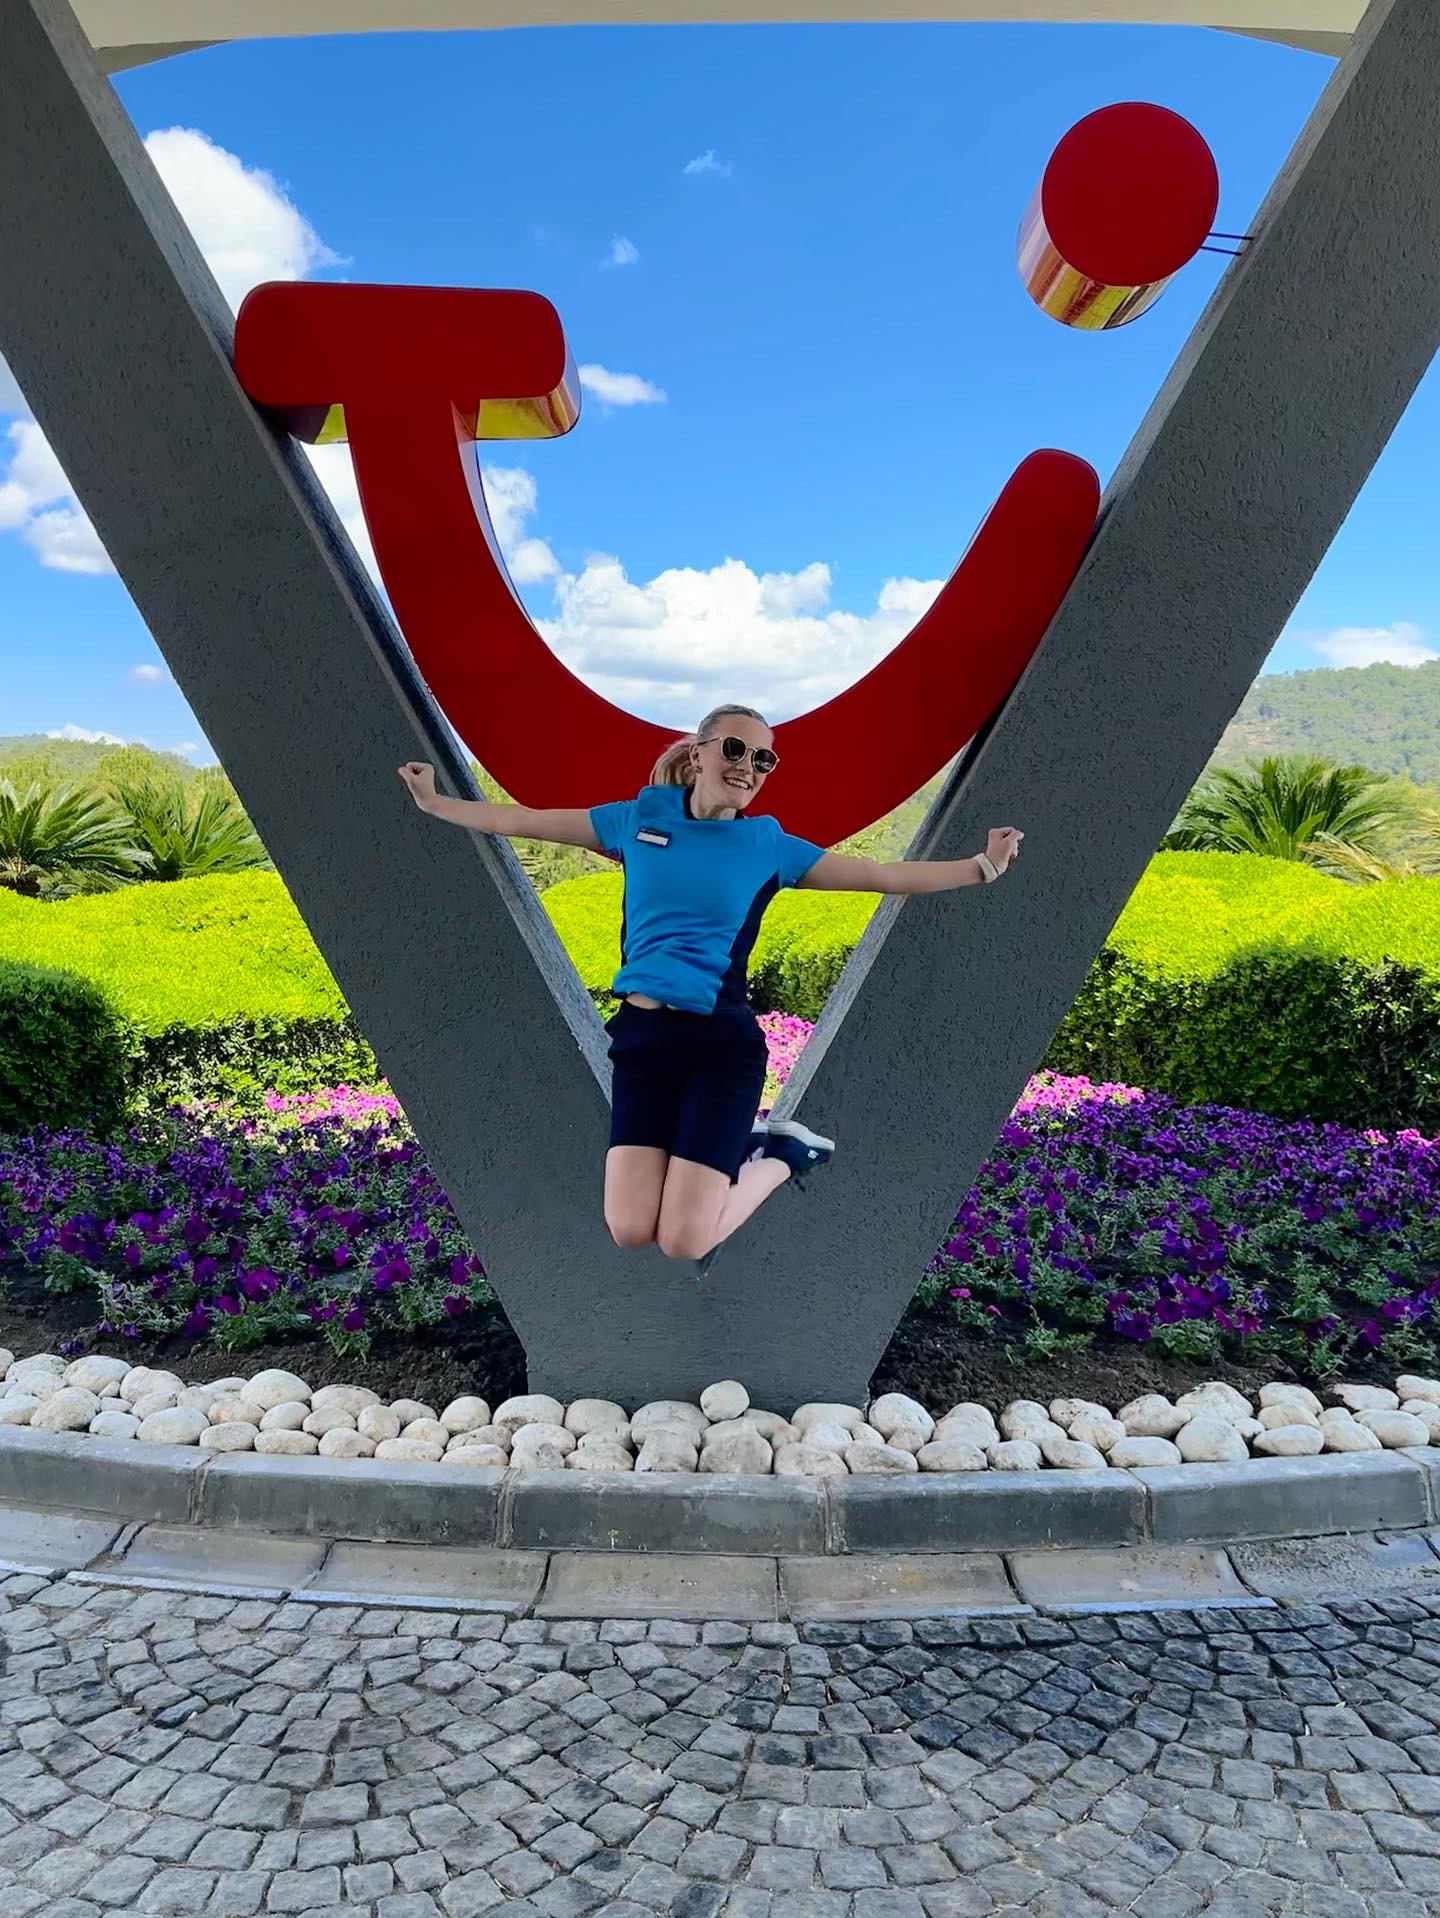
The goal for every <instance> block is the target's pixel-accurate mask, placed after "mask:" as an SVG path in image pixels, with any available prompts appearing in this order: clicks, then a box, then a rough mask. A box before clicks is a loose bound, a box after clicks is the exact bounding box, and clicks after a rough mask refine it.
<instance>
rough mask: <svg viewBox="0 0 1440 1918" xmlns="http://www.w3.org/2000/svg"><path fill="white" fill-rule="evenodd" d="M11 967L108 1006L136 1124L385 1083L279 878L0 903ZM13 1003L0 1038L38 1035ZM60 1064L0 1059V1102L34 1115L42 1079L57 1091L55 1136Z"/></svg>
mask: <svg viewBox="0 0 1440 1918" xmlns="http://www.w3.org/2000/svg"><path fill="white" fill-rule="evenodd" d="M0 954H3V955H4V957H5V958H6V959H7V960H9V961H10V962H11V963H12V966H15V967H17V969H28V970H33V969H34V968H35V967H37V966H41V967H44V968H45V969H46V970H47V971H48V972H49V973H50V974H51V975H52V976H54V975H56V974H60V975H64V976H68V978H69V979H70V981H71V983H72V986H73V987H74V988H75V989H76V990H80V989H81V988H83V990H84V991H85V992H86V993H88V994H90V995H91V997H92V999H93V1000H94V1001H95V1002H96V1003H103V1005H104V1006H105V1007H106V1009H107V1012H106V1016H107V1018H108V1020H109V1021H110V1024H111V1026H112V1028H113V1030H114V1031H115V1032H116V1033H119V1034H121V1035H123V1044H122V1043H120V1042H118V1041H117V1044H120V1051H121V1054H122V1055H123V1061H124V1067H123V1079H124V1088H123V1104H124V1107H125V1109H126V1110H127V1111H130V1112H136V1111H142V1110H145V1109H147V1108H151V1107H155V1106H161V1105H165V1104H168V1103H169V1102H170V1101H171V1100H173V1099H182V1098H198V1097H206V1098H233V1099H235V1100H236V1101H237V1102H238V1103H240V1104H253V1103H255V1102H256V1101H257V1100H258V1098H259V1095H260V1093H261V1092H262V1091H263V1090H264V1089H265V1088H266V1087H271V1086H273V1087H274V1088H275V1089H276V1090H278V1091H281V1092H298V1091H301V1090H304V1089H305V1088H306V1087H308V1086H313V1085H317V1084H330V1085H333V1084H337V1083H345V1082H347V1081H361V1082H363V1081H365V1080H368V1079H374V1078H376V1077H378V1068H377V1067H376V1064H375V1057H374V1054H373V1053H372V1052H371V1050H370V1047H369V1046H368V1045H367V1044H366V1042H365V1039H364V1037H363V1035H362V1034H361V1033H360V1032H359V1030H358V1028H357V1027H356V1024H355V1021H354V1018H353V1017H352V1015H351V1013H350V1009H349V1007H348V1006H347V1005H346V1003H345V1000H344V997H343V996H342V994H341V992H340V989H339V987H338V986H337V985H336V983H335V981H334V979H333V978H332V977H331V974H330V970H329V968H328V967H327V966H326V964H325V961H324V960H323V959H322V958H321V956H320V953H319V950H318V949H317V947H316V945H315V942H314V940H313V939H312V938H311V937H310V934H309V932H308V931H307V930H306V927H305V923H304V921H303V920H302V919H301V917H300V915H299V913H298V912H297V911H296V909H295V906H294V904H293V903H292V901H291V899H290V897H289V895H288V894H287V893H286V891H285V888H284V886H283V885H282V884H281V882H280V879H279V877H278V875H276V874H275V873H270V872H256V873H236V874H227V875H223V876H217V877H215V878H211V879H188V880H177V881H176V882H175V883H174V884H171V885H164V886H135V887H128V888H125V889H124V890H121V891H118V892H113V893H98V894H92V895H87V896H82V897H77V898H73V899H66V900H61V901H54V902H48V903H47V902H41V901H36V900H30V899H22V898H20V897H19V896H18V895H17V894H15V893H12V892H8V891H4V890H0ZM11 992H12V989H11V988H10V987H9V986H8V985H7V983H6V981H5V979H4V978H3V977H0V1026H6V1027H8V1026H9V1025H11V1024H16V1023H17V1022H19V1021H21V1020H22V1019H23V1020H24V1021H25V1023H26V1029H27V1030H34V1027H35V1018H34V1015H33V1014H25V1013H23V1012H22V1011H20V1010H17V1009H16V1008H14V1007H12V1006H10V1004H9V1000H10V998H11ZM63 1050H64V1048H63V1047H60V1048H57V1051H56V1054H55V1056H54V1057H53V1058H51V1059H48V1060H47V1059H46V1058H45V1057H44V1055H43V1054H42V1055H41V1056H40V1058H39V1060H38V1061H37V1062H36V1063H35V1064H34V1065H32V1066H30V1067H22V1065H21V1063H20V1061H19V1060H18V1058H17V1060H16V1062H15V1064H14V1065H13V1066H12V1064H11V1061H10V1060H9V1059H8V1058H6V1057H3V1056H0V1098H5V1097H7V1096H8V1097H9V1098H10V1099H11V1101H12V1104H13V1105H14V1107H15V1109H17V1110H18V1109H19V1108H20V1106H21V1104H22V1101H33V1098H34V1096H35V1094H34V1087H35V1085H36V1084H37V1083H39V1082H38V1081H37V1080H36V1078H35V1074H36V1072H37V1071H38V1070H39V1068H40V1067H41V1066H43V1067H44V1068H45V1071H46V1072H47V1073H48V1074H50V1075H51V1076H50V1078H49V1080H48V1081H47V1082H46V1083H48V1084H49V1086H50V1088H51V1089H50V1091H49V1093H48V1094H47V1095H45V1096H44V1098H43V1102H42V1104H41V1106H40V1109H39V1110H40V1113H41V1114H42V1115H43V1116H44V1117H45V1119H46V1120H47V1122H48V1123H57V1120H56V1118H55V1114H56V1113H57V1112H59V1111H60V1110H62V1109H64V1110H67V1111H68V1110H69V1109H70V1108H69V1107H68V1106H67V1105H66V1100H67V1098H68V1097H69V1094H68V1093H67V1091H66V1089H65V1088H66V1086H67V1085H68V1084H69V1083H70V1072H69V1066H68V1063H67V1064H64V1065H62V1062H61V1054H62V1053H63ZM97 1069H98V1068H97ZM56 1074H58V1075H59V1077H58V1078H57V1077H56V1076H55V1075H56ZM108 1083H109V1082H108V1079H106V1077H105V1074H104V1073H101V1074H100V1076H99V1078H98V1079H97V1081H96V1086H95V1097H96V1099H97V1104H96V1105H95V1107H94V1108H93V1110H94V1112H95V1113H96V1114H97V1115H103V1114H104V1112H105V1111H106V1109H107V1107H106V1101H107V1099H109V1098H110V1097H111V1096H112V1095H110V1094H108V1093H105V1092H104V1086H105V1085H107V1084H108ZM27 1084H28V1085H29V1086H30V1087H31V1088H32V1090H31V1091H29V1092H26V1091H25V1087H26V1086H27ZM12 1088H13V1089H12ZM0 1125H4V1126H6V1128H7V1129H13V1127H11V1126H9V1123H8V1122H7V1121H4V1120H0Z"/></svg>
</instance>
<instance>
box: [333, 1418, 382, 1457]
mask: <svg viewBox="0 0 1440 1918" xmlns="http://www.w3.org/2000/svg"><path fill="white" fill-rule="evenodd" d="M361 1410H362V1411H363V1410H364V1408H363V1406H362V1408H361ZM374 1451H375V1446H374V1443H373V1442H372V1441H371V1440H370V1439H367V1438H362V1437H361V1436H360V1434H359V1432H357V1431H356V1430H355V1428H354V1426H353V1425H349V1426H347V1425H332V1426H331V1427H330V1430H329V1431H328V1432H326V1433H324V1434H323V1435H322V1436H321V1439H320V1456H321V1458H370V1457H372V1456H373V1455H374Z"/></svg>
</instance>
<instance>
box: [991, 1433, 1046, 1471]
mask: <svg viewBox="0 0 1440 1918" xmlns="http://www.w3.org/2000/svg"><path fill="white" fill-rule="evenodd" d="M985 1462H986V1464H987V1465H988V1466H989V1467H990V1469H991V1471H992V1472H1038V1471H1039V1470H1040V1468H1041V1466H1042V1465H1043V1464H1044V1460H1043V1459H1042V1458H1041V1456H1040V1447H1039V1446H1038V1445H1036V1444H1035V1442H1034V1440H1033V1439H1001V1440H1000V1442H999V1444H998V1445H987V1446H986V1448H985Z"/></svg>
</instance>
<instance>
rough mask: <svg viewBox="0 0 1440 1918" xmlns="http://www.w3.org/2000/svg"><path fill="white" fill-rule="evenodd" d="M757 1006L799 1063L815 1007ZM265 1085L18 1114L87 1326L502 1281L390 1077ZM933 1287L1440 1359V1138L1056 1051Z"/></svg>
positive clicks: (6, 1258)
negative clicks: (1316, 1114)
mask: <svg viewBox="0 0 1440 1918" xmlns="http://www.w3.org/2000/svg"><path fill="white" fill-rule="evenodd" d="M762 1024H763V1025H764V1026H765V1029H766V1036H767V1040H768V1042H769V1046H770V1053H771V1069H772V1077H773V1080H774V1083H775V1084H777V1085H778V1084H783V1082H784V1080H785V1078H786V1077H787V1076H788V1074H789V1071H790V1069H791V1067H792V1066H793V1064H794V1061H795V1058H796V1057H797V1056H798V1053H799V1050H800V1048H801V1046H802V1045H803V1044H804V1041H805V1040H806V1039H807V1038H808V1037H809V1033H810V1028H809V1026H808V1025H807V1024H806V1023H805V1021H803V1020H799V1019H793V1018H789V1017H787V1016H785V1015H783V1014H767V1015H766V1016H765V1018H764V1019H763V1020H762ZM266 1106H267V1110H266V1112H265V1113H264V1115H263V1116H261V1117H258V1118H257V1117H250V1118H245V1117H239V1116H236V1115H233V1114H230V1113H227V1112H225V1111H223V1110H221V1109H220V1108H218V1107H215V1106H193V1107H189V1108H181V1107H172V1108H171V1109H170V1110H169V1111H167V1112H165V1113H163V1114H159V1115H156V1116H154V1117H151V1118H148V1119H146V1120H145V1121H144V1122H142V1123H138V1124H136V1125H134V1126H132V1127H131V1128H130V1129H129V1130H128V1131H127V1132H126V1133H124V1134H123V1135H122V1136H121V1137H119V1138H117V1139H115V1140H113V1141H99V1140H96V1139H93V1138H90V1137H89V1136H87V1135H86V1134H85V1133H83V1132H81V1131H78V1130H74V1129H70V1130H63V1131H54V1132H37V1133H35V1134H32V1135H28V1136H25V1137H20V1138H15V1137H0V1276H3V1278H4V1282H5V1283H6V1284H7V1285H14V1284H15V1283H16V1281H17V1279H22V1280H24V1281H26V1282H28V1283H29V1284H30V1285H31V1286H32V1288H33V1286H34V1285H35V1283H36V1282H37V1281H38V1283H39V1284H40V1285H42V1286H43V1288H44V1289H45V1291H46V1292H47V1293H49V1294H52V1295H55V1296H56V1297H57V1300H58V1298H60V1297H61V1296H63V1295H66V1294H72V1295H77V1298H73V1299H70V1300H68V1301H67V1304H69V1305H71V1306H72V1307H73V1305H74V1304H75V1303H77V1302H78V1301H79V1300H83V1299H90V1298H93V1300H94V1303H95V1316H94V1321H93V1323H92V1324H90V1325H89V1326H88V1329H85V1330H83V1332H80V1333H77V1335H76V1336H74V1337H72V1338H71V1339H70V1340H68V1341H67V1344H68V1345H69V1348H70V1349H72V1350H79V1349H83V1348H84V1347H86V1346H89V1345H91V1344H94V1343H104V1344H110V1345H118V1346H119V1347H120V1348H122V1349H123V1346H124V1344H125V1343H126V1342H127V1341H128V1342H131V1343H136V1342H140V1343H143V1342H148V1341H150V1340H153V1339H156V1338H165V1337H173V1336H174V1335H176V1334H180V1335H182V1336H184V1337H186V1338H188V1339H192V1340H195V1341H204V1342H206V1343H208V1344H210V1345H212V1346H214V1347H216V1348H218V1349H220V1350H222V1351H239V1350H244V1349H249V1348H252V1347H255V1346H259V1345H261V1344H263V1343H266V1342H274V1341H280V1340H283V1339H285V1338H286V1337H293V1336H294V1335H295V1334H296V1333H309V1332H312V1331H314V1330H318V1331H319V1332H320V1333H322V1334H323V1336H324V1338H325V1339H326V1340H327V1341H328V1343H329V1344H330V1346H331V1347H332V1348H333V1350H334V1351H335V1352H336V1353H337V1354H340V1355H345V1354H354V1355H360V1354H363V1353H364V1352H365V1351H366V1350H367V1349H368V1346H369V1341H370V1338H371V1335H372V1334H373V1333H375V1332H377V1331H381V1330H383V1331H387V1332H405V1331H412V1332H413V1331H419V1330H421V1329H423V1328H425V1327H430V1326H436V1325H441V1324H444V1323H445V1322H446V1320H447V1319H453V1318H459V1317H461V1316H463V1315H465V1314H466V1313H468V1312H470V1311H471V1310H472V1308H474V1307H476V1306H479V1305H482V1304H485V1305H489V1304H491V1303H492V1301H493V1294H492V1293H491V1291H490V1288H489V1285H488V1283H487V1281H486V1279H485V1275H484V1272H483V1269H482V1267H481V1264H480V1261H479V1259H478V1258H477V1257H476V1256H475V1254H474V1253H473V1251H472V1250H471V1248H470V1246H469V1245H468V1243H467V1242H466V1240H465V1238H464V1235H463V1233H462V1232H461V1230H460V1227H459V1224H458V1222H457V1220H456V1218H455V1215H454V1213H453V1211H452V1210H451V1207H450V1204H449V1201H448V1199H447V1198H446V1196H445V1194H444V1192H443V1191H442V1190H441V1188H440V1186H439V1185H438V1183H437V1182H436V1180H435V1177H434V1175H433V1174H432V1172H431V1171H430V1168H429V1166H428V1164H427V1163H426V1160H425V1157H424V1154H423V1152H422V1151H421V1149H420V1147H419V1145H418V1143H417V1142H416V1140H415V1138H414V1136H413V1135H412V1134H411V1132H410V1131H409V1128H408V1126H407V1124H406V1122H405V1120H404V1117H403V1114H402V1113H401V1112H400V1110H399V1107H398V1104H397V1102H396V1101H395V1099H394V1098H393V1097H391V1095H390V1094H389V1093H388V1092H386V1091H385V1090H384V1089H383V1088H380V1089H378V1090H375V1091H357V1090H354V1089H351V1088H347V1087H337V1088H335V1089H334V1090H331V1091H324V1092H314V1093H302V1094H296V1095H291V1096H288V1097H280V1096H278V1095H273V1094H272V1095H270V1096H269V1097H268V1098H267V1100H266ZM836 1176H843V1169H841V1168H837V1172H836ZM917 1297H918V1303H919V1305H920V1306H921V1307H924V1308H929V1309H931V1310H933V1309H934V1308H936V1307H937V1306H941V1307H948V1309H949V1311H951V1312H953V1314H954V1316H955V1319H956V1321H957V1322H958V1324H959V1325H960V1326H961V1327H963V1328H964V1329H965V1330H966V1331H968V1332H970V1333H972V1334H973V1335H974V1336H975V1337H976V1338H977V1339H978V1340H980V1341H982V1342H984V1343H986V1344H988V1345H990V1346H992V1347H994V1349H995V1350H996V1352H997V1353H1002V1352H1003V1353H1007V1354H1009V1355H1011V1356H1012V1357H1014V1358H1015V1359H1016V1360H1037V1359H1044V1358H1047V1357H1049V1356H1051V1355H1053V1354H1055V1353H1059V1352H1065V1351H1074V1350H1078V1349H1080V1348H1082V1347H1084V1346H1086V1345H1089V1344H1090V1343H1091V1342H1092V1341H1094V1340H1096V1339H1097V1338H1103V1339H1107V1340H1110V1341H1113V1340H1115V1339H1119V1340H1128V1341H1133V1342H1135V1343H1136V1344H1144V1345H1147V1346H1148V1347H1150V1348H1151V1349H1153V1350H1154V1351H1156V1352H1158V1353H1163V1354H1166V1355H1168V1356H1171V1357H1173V1358H1175V1359H1177V1360H1187V1361H1188V1360H1203V1359H1207V1358H1220V1357H1222V1356H1226V1357H1230V1358H1234V1359H1243V1360H1250V1359H1253V1360H1255V1361H1259V1360H1261V1359H1271V1358H1279V1359H1284V1360H1286V1361H1287V1362H1288V1363H1289V1364H1290V1365H1291V1366H1293V1367H1294V1368H1295V1369H1296V1370H1297V1371H1299V1372H1300V1373H1302V1374H1309V1375H1313V1376H1316V1377H1324V1376H1327V1375H1329V1374H1331V1373H1333V1372H1335V1371H1337V1370H1339V1369H1340V1368H1341V1367H1342V1366H1344V1365H1346V1364H1347V1363H1348V1364H1350V1365H1351V1366H1352V1367H1353V1366H1354V1365H1355V1364H1356V1363H1357V1362H1358V1361H1361V1360H1363V1359H1365V1358H1366V1357H1367V1356H1369V1355H1374V1356H1377V1357H1380V1358H1383V1359H1384V1360H1385V1361H1386V1362H1387V1363H1393V1364H1399V1365H1406V1366H1412V1367H1413V1366H1415V1365H1419V1364H1427V1363H1434V1362H1435V1361H1436V1358H1437V1354H1440V1330H1437V1324H1436V1305H1437V1300H1440V1145H1437V1142H1436V1141H1435V1140H1427V1139H1425V1138H1422V1137H1421V1136H1420V1135H1419V1134H1418V1133H1416V1132H1413V1131H1405V1132H1399V1133H1396V1134H1393V1135H1386V1134H1383V1133H1379V1132H1351V1131H1347V1130H1345V1129H1344V1128H1342V1127H1339V1126H1334V1125H1309V1124H1287V1123H1282V1122H1280V1121H1277V1120H1272V1119H1268V1118H1265V1117H1263V1116H1261V1115H1258V1114H1255V1113H1249V1112H1241V1111H1236V1110H1233V1109H1230V1108H1226V1107H1214V1106H1211V1107H1183V1106H1178V1105H1176V1104H1175V1102H1174V1101H1173V1100H1172V1099H1170V1098H1168V1097H1166V1096H1164V1095H1159V1094H1146V1093H1143V1092H1141V1091H1138V1090H1137V1089H1136V1088H1134V1087H1131V1086H1118V1085H1093V1084H1091V1083H1090V1082H1089V1081H1087V1080H1085V1079H1063V1078H1059V1077H1056V1076H1055V1075H1052V1074H1040V1075H1037V1077H1036V1078H1035V1079H1033V1080H1032V1081H1031V1082H1030V1084H1029V1086H1028V1087H1027V1088H1026V1092H1025V1094H1024V1096H1023V1097H1022V1098H1021V1100H1020V1101H1019V1102H1018V1104H1017V1105H1016V1107H1015V1110H1014V1113H1013V1114H1012V1115H1011V1117H1010V1119H1009V1120H1008V1121H1007V1122H1006V1124H1005V1126H1004V1128H1003V1130H1002V1133H1001V1136H1000V1138H999V1140H998V1141H997V1142H996V1145H995V1148H994V1150H993V1151H992V1153H991V1155H990V1157H989V1159H987V1161H986V1163H985V1164H984V1166H983V1167H982V1168H981V1171H980V1175H979V1177H978V1178H977V1180H976V1182H975V1184H974V1186H973V1187H972V1188H971V1190H970V1191H969V1193H968V1194H966V1196H965V1198H964V1201H963V1203H962V1204H961V1206H960V1208H959V1211H958V1212H957V1213H956V1215H955V1220H954V1224H953V1227H952V1229H951V1232H950V1233H949V1235H948V1236H947V1238H946V1240H945V1243H944V1244H943V1245H942V1246H941V1247H940V1248H938V1249H937V1251H936V1253H935V1255H934V1257H933V1258H932V1259H931V1261H930V1263H929V1265H928V1266H927V1268H926V1270H925V1272H924V1274H923V1275H920V1277H919V1292H918V1295H917ZM68 1322H69V1324H70V1326H71V1328H72V1330H74V1329H75V1326H76V1318H75V1313H74V1311H73V1310H71V1312H70V1314H69V1321H68Z"/></svg>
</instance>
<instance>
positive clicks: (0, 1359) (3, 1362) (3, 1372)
mask: <svg viewBox="0 0 1440 1918" xmlns="http://www.w3.org/2000/svg"><path fill="white" fill-rule="evenodd" d="M14 1363H15V1354H14V1353H13V1352H12V1351H11V1350H10V1349H9V1347H8V1346H4V1345H0V1379H3V1378H8V1377H9V1374H10V1367H11V1366H12V1365H13V1364H14Z"/></svg>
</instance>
